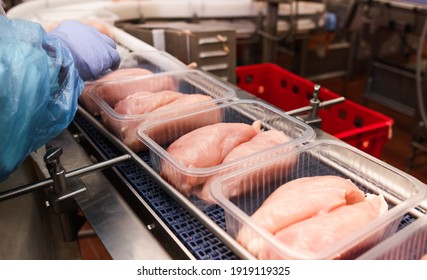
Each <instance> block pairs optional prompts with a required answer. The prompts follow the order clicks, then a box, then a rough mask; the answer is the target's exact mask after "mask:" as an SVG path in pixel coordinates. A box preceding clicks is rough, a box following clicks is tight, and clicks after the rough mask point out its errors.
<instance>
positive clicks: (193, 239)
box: [75, 114, 415, 260]
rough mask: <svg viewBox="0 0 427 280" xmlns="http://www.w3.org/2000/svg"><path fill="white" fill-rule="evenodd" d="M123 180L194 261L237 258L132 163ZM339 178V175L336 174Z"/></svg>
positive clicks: (113, 151) (106, 148) (92, 133)
mask: <svg viewBox="0 0 427 280" xmlns="http://www.w3.org/2000/svg"><path fill="white" fill-rule="evenodd" d="M75 121H76V123H77V124H78V125H79V126H80V127H81V128H82V129H83V130H84V131H85V133H86V134H87V135H88V136H89V137H90V138H91V139H92V140H93V141H94V142H95V143H96V145H97V146H98V148H99V149H100V150H101V151H102V152H103V153H104V155H105V156H106V157H107V158H114V157H117V156H119V155H121V152H120V151H119V150H118V148H117V147H115V146H114V145H113V144H112V143H110V142H109V141H108V140H107V139H106V138H105V137H104V136H103V135H102V134H101V133H100V132H98V131H97V130H96V129H95V128H94V127H93V126H92V125H91V123H90V122H88V121H87V120H86V119H85V118H84V117H83V116H81V115H80V114H77V115H76V117H75ZM138 156H140V157H141V159H142V160H143V161H144V162H146V163H147V164H148V165H149V166H150V167H151V166H152V165H151V159H150V156H149V153H148V152H141V153H138ZM116 167H117V169H118V170H119V172H120V173H121V174H122V175H123V177H125V178H126V180H128V182H129V183H130V184H131V185H132V186H133V188H134V189H135V190H136V191H137V192H138V193H139V194H140V195H141V197H142V198H143V199H144V200H145V201H146V202H147V203H148V204H149V205H150V206H151V207H152V209H153V210H154V211H156V213H157V214H158V215H159V217H161V218H162V220H163V221H164V222H165V223H166V224H167V225H168V227H169V228H170V229H171V230H172V231H173V232H174V233H175V234H176V236H177V237H178V238H179V239H180V240H181V241H182V242H183V244H184V245H185V246H186V247H187V248H188V250H189V251H190V252H191V253H192V254H193V255H194V257H195V258H196V259H200V260H233V259H239V257H238V256H236V254H234V253H233V251H231V250H230V249H229V248H228V247H227V246H226V245H225V244H223V242H222V241H221V240H220V239H218V238H217V237H216V236H215V235H214V234H213V233H211V232H210V231H209V230H208V229H207V228H206V227H205V226H204V225H203V224H202V223H201V222H200V221H198V220H197V219H196V218H195V217H193V216H192V215H190V214H189V213H188V212H187V210H186V209H184V208H183V207H182V206H181V205H180V204H179V203H178V202H177V201H175V200H174V199H173V198H171V197H170V196H169V195H168V194H167V193H166V192H165V191H163V190H162V189H161V188H160V187H158V186H157V185H156V183H155V182H153V181H152V180H151V178H150V176H149V175H148V174H146V173H145V172H144V170H142V169H141V168H140V167H138V166H137V165H136V164H135V163H133V162H126V163H121V164H119V165H117V166H116ZM322 168H323V169H325V171H324V173H325V174H334V173H337V171H336V170H334V169H333V168H331V167H329V166H326V165H325V166H323V167H322ZM336 175H340V174H336ZM192 202H194V203H195V204H196V205H197V206H198V207H199V208H201V209H202V211H203V212H204V213H205V214H206V215H207V216H208V217H209V218H211V219H212V220H213V221H214V222H215V223H217V224H218V225H219V226H220V227H221V228H222V229H225V227H226V225H225V216H224V210H223V209H222V208H221V207H219V206H217V205H212V206H205V205H204V204H203V203H202V202H200V203H199V201H198V200H197V199H192ZM414 220H415V218H414V217H413V216H412V215H410V214H406V215H405V216H404V218H403V219H402V222H401V224H400V225H399V228H398V229H399V230H400V229H402V228H404V227H405V226H407V225H409V224H410V223H411V222H413V221H414Z"/></svg>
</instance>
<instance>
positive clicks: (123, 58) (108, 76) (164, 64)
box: [79, 51, 188, 115]
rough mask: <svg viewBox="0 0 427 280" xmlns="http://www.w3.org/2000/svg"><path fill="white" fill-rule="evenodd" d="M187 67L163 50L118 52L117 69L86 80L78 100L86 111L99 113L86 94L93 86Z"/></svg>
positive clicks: (98, 109)
mask: <svg viewBox="0 0 427 280" xmlns="http://www.w3.org/2000/svg"><path fill="white" fill-rule="evenodd" d="M133 69H136V70H139V71H135V70H133ZM187 69H188V68H187V67H186V65H185V64H183V63H182V62H181V61H179V60H178V59H176V58H175V57H173V56H171V55H170V54H168V53H166V52H163V51H146V52H128V51H124V52H121V53H120V67H119V71H107V72H105V73H104V74H103V75H102V76H101V77H99V78H98V79H96V80H93V81H88V82H86V83H85V89H84V91H83V93H82V95H81V96H80V98H79V100H80V102H81V104H82V105H83V107H84V108H85V109H86V110H87V111H88V112H90V113H91V114H93V115H99V112H100V108H99V106H98V105H97V104H96V103H95V102H94V101H93V100H92V98H91V97H89V94H88V93H89V91H90V90H91V89H93V87H95V86H97V85H102V84H105V83H109V82H115V81H123V80H127V79H134V78H139V77H144V76H147V75H152V74H158V73H164V72H168V71H184V70H187ZM126 70H128V71H126ZM125 71H126V72H125Z"/></svg>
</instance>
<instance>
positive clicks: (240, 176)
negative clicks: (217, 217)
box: [210, 140, 426, 259]
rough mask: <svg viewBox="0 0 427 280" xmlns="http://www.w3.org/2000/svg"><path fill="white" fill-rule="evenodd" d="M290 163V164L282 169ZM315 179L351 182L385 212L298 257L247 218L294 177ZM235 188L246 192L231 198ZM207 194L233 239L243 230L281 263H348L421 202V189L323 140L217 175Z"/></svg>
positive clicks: (353, 150) (389, 232)
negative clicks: (376, 197) (380, 199)
mask: <svg viewBox="0 0 427 280" xmlns="http://www.w3.org/2000/svg"><path fill="white" fill-rule="evenodd" d="M290 160H292V161H293V162H295V164H294V165H289V164H288V165H285V164H283V163H285V162H289V161H290ZM321 175H336V176H341V177H344V178H346V179H351V180H352V181H353V183H355V184H356V185H357V186H358V187H359V189H360V190H362V191H363V192H365V193H366V194H367V193H371V194H382V195H383V196H384V198H385V199H386V201H387V203H388V206H389V210H388V211H387V212H386V213H384V214H382V215H381V216H380V217H379V218H376V219H375V220H373V221H371V222H370V223H368V224H366V225H365V226H364V227H362V228H360V229H359V230H357V231H355V232H354V233H352V235H350V236H347V237H345V238H343V239H341V240H339V241H338V242H336V243H335V244H334V245H333V246H331V247H329V248H327V249H325V250H323V251H321V252H318V253H316V254H314V253H302V252H298V251H296V250H294V249H292V248H290V247H288V246H285V245H284V244H283V243H281V242H280V241H279V240H278V239H276V238H275V237H274V236H273V235H272V234H271V233H270V232H268V231H267V230H266V229H263V228H261V227H260V226H259V225H258V224H256V223H255V222H253V221H252V220H251V219H250V216H251V215H252V213H253V212H254V211H255V210H256V209H257V208H258V207H259V206H260V205H261V203H262V202H263V201H264V200H265V199H266V198H267V197H268V196H269V195H270V194H271V193H272V192H273V191H274V190H275V189H276V188H277V187H278V186H280V185H282V184H284V183H285V182H288V181H291V180H295V179H297V178H302V177H311V176H321ZM236 186H240V187H241V188H242V189H244V190H246V191H245V192H242V193H241V194H239V195H234V193H235V190H233V188H235V187H236ZM210 191H211V195H212V196H213V198H214V199H215V201H216V202H217V203H218V204H219V205H220V206H221V207H223V208H224V210H225V218H226V224H227V232H228V233H229V234H230V235H231V236H233V237H234V238H236V236H237V233H238V231H239V229H240V228H241V227H242V226H245V227H246V228H247V229H248V230H249V232H250V236H251V237H252V239H256V238H258V239H259V240H260V241H261V242H264V243H265V244H267V245H268V246H269V247H271V249H272V250H273V251H274V252H275V254H277V255H278V256H280V257H278V258H281V259H337V258H340V259H354V258H356V257H357V256H359V255H360V254H361V253H363V252H364V251H366V250H367V249H369V248H370V247H371V246H372V245H373V244H377V243H378V242H380V241H381V240H383V239H385V238H387V237H388V236H390V235H392V234H394V233H395V232H396V230H397V227H398V225H399V224H400V221H401V220H402V217H403V216H404V215H405V213H407V212H408V210H409V209H411V208H413V207H414V206H416V205H417V204H418V203H419V202H420V201H421V200H422V199H423V198H424V197H425V195H426V186H425V185H424V184H422V183H421V182H419V181H418V180H416V179H415V178H413V177H411V176H409V175H407V174H405V173H403V172H401V171H400V170H397V169H396V168H394V167H392V166H389V165H387V164H386V163H383V162H382V161H380V160H378V159H376V158H374V157H372V156H369V155H367V154H365V153H363V152H361V151H360V150H358V149H356V148H354V147H352V146H350V145H347V144H345V143H342V142H340V141H333V140H323V141H314V142H312V143H309V144H308V145H304V146H301V147H299V148H298V149H296V150H295V151H293V152H290V153H288V154H285V155H282V156H279V157H276V158H274V159H271V160H269V161H268V162H264V163H261V164H256V165H253V166H250V167H248V168H246V169H243V170H240V171H238V172H233V173H230V174H228V175H225V176H222V177H220V178H218V179H217V180H215V182H214V183H213V184H212V187H211V189H210ZM320 234H321V233H320V232H319V235H320ZM253 253H254V254H257V253H255V252H253ZM275 258H277V257H275Z"/></svg>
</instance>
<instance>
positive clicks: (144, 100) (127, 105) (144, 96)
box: [114, 90, 182, 115]
mask: <svg viewBox="0 0 427 280" xmlns="http://www.w3.org/2000/svg"><path fill="white" fill-rule="evenodd" d="M181 96H182V93H179V92H176V91H171V90H164V91H159V92H149V91H143V92H137V93H134V94H132V95H129V96H127V97H126V98H125V99H122V100H120V101H119V102H117V103H116V105H114V111H116V113H117V114H120V115H140V114H144V113H148V112H152V111H154V110H156V109H158V108H160V107H163V106H165V105H167V104H169V103H171V102H173V101H175V100H177V99H178V98H180V97H181Z"/></svg>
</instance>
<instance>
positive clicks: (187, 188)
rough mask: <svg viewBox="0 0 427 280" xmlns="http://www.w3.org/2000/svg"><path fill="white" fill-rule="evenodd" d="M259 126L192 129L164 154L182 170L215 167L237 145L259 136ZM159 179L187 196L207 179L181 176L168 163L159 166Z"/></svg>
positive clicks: (256, 123) (230, 124)
mask: <svg viewBox="0 0 427 280" xmlns="http://www.w3.org/2000/svg"><path fill="white" fill-rule="evenodd" d="M260 126H261V124H260V122H259V121H255V122H254V123H253V124H252V125H248V124H245V123H216V124H213V125H207V126H204V127H201V128H198V129H195V130H193V131H191V132H189V133H187V134H184V135H183V136H181V137H180V138H178V139H177V140H175V141H174V142H173V143H172V144H171V145H170V146H169V147H168V148H167V152H168V153H169V155H170V156H171V158H173V159H174V162H176V163H177V164H178V165H181V166H183V167H185V168H193V169H194V168H209V167H214V166H217V165H219V164H220V163H221V162H222V161H223V159H224V158H225V156H226V155H227V154H228V153H229V152H230V151H231V150H232V149H233V148H234V147H236V146H237V145H239V144H241V143H244V142H247V141H249V140H250V139H252V138H253V137H254V136H255V135H256V134H258V133H260V131H261V130H260V129H261V127H260ZM161 174H162V176H163V177H164V178H165V179H166V180H167V181H169V182H170V183H171V184H172V185H174V186H175V187H176V188H177V189H178V190H180V191H181V192H182V193H185V194H189V193H191V192H192V189H193V187H194V186H196V185H200V184H203V183H204V182H205V181H206V180H207V176H203V175H202V176H192V175H187V174H184V173H181V172H179V171H177V170H176V167H174V166H172V165H171V164H170V163H168V162H164V163H163V166H162V172H161Z"/></svg>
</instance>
